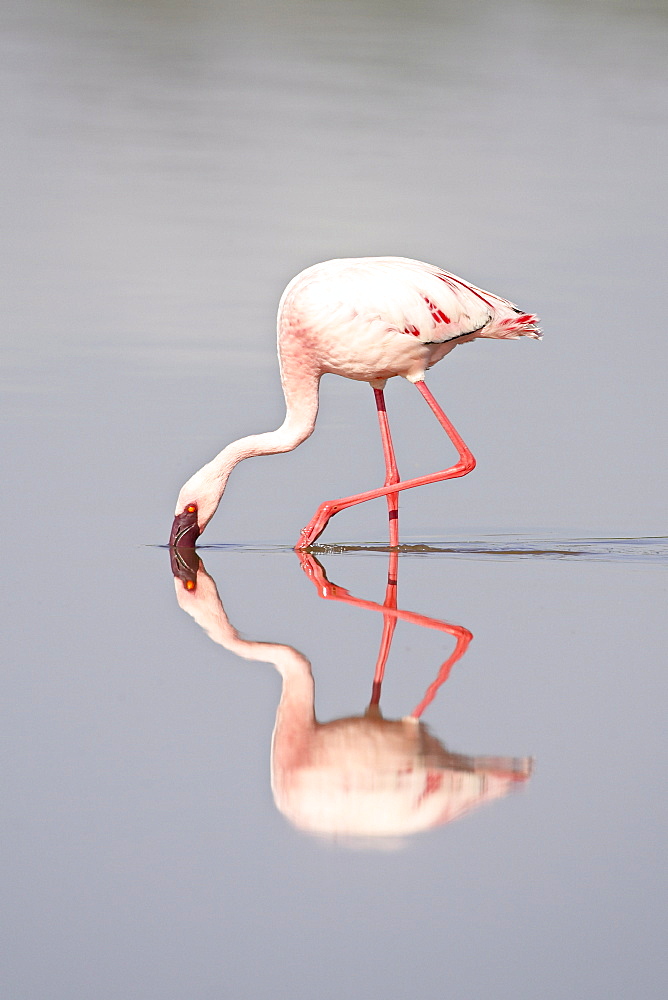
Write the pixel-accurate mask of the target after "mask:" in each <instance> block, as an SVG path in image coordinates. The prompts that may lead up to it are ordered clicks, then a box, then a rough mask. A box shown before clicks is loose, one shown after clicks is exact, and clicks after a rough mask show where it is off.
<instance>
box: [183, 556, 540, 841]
mask: <svg viewBox="0 0 668 1000" xmlns="http://www.w3.org/2000/svg"><path fill="white" fill-rule="evenodd" d="M189 561H190V568H187V567H186V565H185V563H183V561H181V560H180V559H179V560H178V562H177V563H176V572H177V577H178V578H177V579H176V581H175V583H176V595H177V599H178V602H179V604H180V605H181V607H182V608H183V610H184V611H187V612H188V614H190V615H191V616H192V617H193V618H194V619H195V621H196V622H197V623H198V624H199V625H201V627H202V628H203V629H204V630H205V631H206V632H207V634H208V635H209V636H210V638H211V639H213V641H214V642H217V643H219V644H220V645H221V646H224V647H225V649H229V650H230V651H231V652H233V653H236V654H237V655H239V656H241V657H243V658H244V659H247V660H259V661H262V662H266V663H273V664H274V666H275V667H276V668H277V670H278V671H279V673H280V674H281V677H282V680H283V686H282V693H281V700H280V704H279V707H278V711H277V714H276V726H275V729H274V738H273V742H272V768H271V772H272V790H273V793H274V799H275V801H276V805H277V806H278V808H279V809H280V811H281V812H282V813H284V814H285V815H286V816H287V817H288V819H290V820H291V821H292V822H293V823H294V824H295V825H296V826H298V827H300V828H301V829H303V830H307V831H309V832H311V833H321V834H329V835H339V836H356V837H360V836H376V837H381V836H383V837H388V836H400V835H403V834H410V833H414V832H417V831H419V830H426V829H428V828H430V827H433V826H438V825H440V824H442V823H447V822H449V821H450V820H452V819H455V818H456V817H457V816H460V815H462V814H463V813H465V812H468V811H469V810H470V809H472V808H474V807H475V806H477V805H479V804H481V803H482V802H485V801H487V800H488V799H493V798H499V797H501V796H503V795H506V794H507V793H508V792H509V791H510V790H511V789H512V788H513V787H514V786H515V785H516V784H517V783H518V782H522V781H524V780H526V778H528V777H529V774H530V771H531V761H530V760H529V759H528V758H521V759H514V758H506V757H466V756H463V755H461V754H456V753H451V752H450V751H448V750H447V749H446V747H445V746H444V745H443V744H442V743H441V742H440V741H439V740H438V739H436V737H434V736H433V735H432V734H431V733H430V731H429V729H428V728H427V726H425V725H424V723H422V722H421V721H420V720H419V716H420V715H421V713H422V711H423V710H424V708H425V707H426V706H427V705H428V704H429V703H430V701H431V700H432V698H433V697H434V695H435V693H436V689H437V688H438V687H439V686H440V684H442V683H443V682H444V681H445V679H446V678H447V676H448V674H449V671H450V668H451V667H452V666H453V664H454V663H455V662H456V660H458V659H459V658H460V656H461V655H462V654H463V652H464V650H465V649H466V646H467V645H468V642H469V641H470V638H471V635H470V633H469V632H467V630H466V629H463V628H461V627H460V626H455V625H450V624H448V623H446V622H439V621H436V619H433V618H427V617H425V616H422V615H416V614H414V613H412V612H405V611H400V610H396V609H395V608H392V607H391V606H390V607H388V606H387V605H385V606H383V605H377V604H373V603H372V602H365V601H358V600H357V599H356V598H353V597H350V596H349V595H348V594H347V592H346V591H339V592H338V593H337V592H336V590H337V588H334V587H332V586H331V585H330V584H329V583H328V581H327V580H326V577H325V576H324V572H323V570H322V567H320V565H319V563H317V562H316V561H315V560H314V559H313V558H312V557H310V556H303V557H302V565H303V566H304V568H305V570H306V571H307V572H308V573H309V575H310V576H311V577H312V579H314V581H315V582H316V584H317V585H318V586H319V588H321V590H322V589H325V588H326V589H327V594H326V595H325V596H328V597H330V598H334V599H338V600H346V601H348V602H352V603H357V604H361V605H362V606H364V607H369V608H373V609H376V610H380V611H382V612H383V614H384V615H385V616H387V617H390V618H392V619H393V621H396V619H397V618H402V619H405V620H408V621H412V622H414V623H415V624H421V625H425V626H426V627H429V628H436V629H441V630H444V631H447V632H449V633H450V634H452V635H454V636H455V637H456V639H457V643H456V646H455V650H454V652H453V653H452V655H451V656H450V657H449V658H448V660H446V662H445V663H444V664H443V666H442V667H441V670H440V672H439V676H438V678H437V680H436V681H435V682H434V684H433V685H432V687H431V688H430V690H429V691H428V693H427V695H426V696H425V698H424V699H423V701H422V702H421V704H420V705H419V706H418V707H417V708H416V709H415V711H414V712H413V713H412V714H411V715H410V716H407V717H406V718H404V719H397V720H391V719H384V718H383V717H382V716H381V713H380V709H379V707H378V701H379V698H380V683H381V680H382V671H383V669H384V664H385V661H386V659H387V653H388V651H389V643H388V642H386V643H385V644H384V646H385V648H383V647H381V656H380V657H379V666H378V667H377V670H376V680H375V683H374V695H373V697H372V703H371V705H370V706H369V708H368V709H367V711H366V713H365V714H364V715H362V716H351V717H349V718H343V719H336V720H334V721H332V722H326V723H321V722H318V721H317V719H316V717H315V711H314V702H315V689H314V681H313V674H312V673H311V666H310V663H309V661H308V660H307V659H306V658H305V657H304V656H303V655H302V654H301V653H299V652H298V651H297V650H296V649H293V648H292V647H291V646H285V645H281V644H277V643H266V642H249V641H247V640H245V639H241V638H240V637H239V634H238V633H237V631H236V630H235V629H234V628H233V626H232V625H231V624H230V622H229V620H228V618H227V616H226V614H225V611H224V608H223V606H222V603H221V601H220V598H219V596H218V592H217V590H216V585H215V583H214V581H213V579H212V578H211V577H210V576H209V574H208V573H207V572H206V570H205V569H204V567H203V565H202V563H201V561H200V560H199V558H198V557H197V556H195V555H194V554H193V555H192V556H190V557H189ZM394 561H395V564H396V554H395V560H394ZM387 617H386V621H387Z"/></svg>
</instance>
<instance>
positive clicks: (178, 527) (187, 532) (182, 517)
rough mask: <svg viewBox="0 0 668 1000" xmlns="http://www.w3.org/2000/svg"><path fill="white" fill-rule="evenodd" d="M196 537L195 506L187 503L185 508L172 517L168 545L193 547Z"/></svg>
mask: <svg viewBox="0 0 668 1000" xmlns="http://www.w3.org/2000/svg"><path fill="white" fill-rule="evenodd" d="M198 537H199V525H198V524H197V507H195V505H194V504H188V506H187V507H186V509H185V510H184V511H182V512H181V513H180V514H177V515H176V517H175V518H174V523H173V524H172V531H171V534H170V536H169V547H170V548H174V549H194V548H195V542H196V541H197V539H198Z"/></svg>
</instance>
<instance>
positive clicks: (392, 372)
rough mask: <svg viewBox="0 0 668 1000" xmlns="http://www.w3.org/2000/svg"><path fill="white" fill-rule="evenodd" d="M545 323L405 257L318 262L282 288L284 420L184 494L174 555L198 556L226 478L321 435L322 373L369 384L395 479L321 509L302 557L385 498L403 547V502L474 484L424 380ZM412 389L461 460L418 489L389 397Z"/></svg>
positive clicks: (469, 461) (231, 452)
mask: <svg viewBox="0 0 668 1000" xmlns="http://www.w3.org/2000/svg"><path fill="white" fill-rule="evenodd" d="M537 324H538V318H537V317H536V316H534V315H532V314H531V313H525V312H523V311H522V310H521V309H519V308H518V307H517V306H515V305H513V303H512V302H509V301H507V300H506V299H502V298H499V296H497V295H493V294H492V293H491V292H485V291H483V290H482V289H480V288H476V287H475V285H471V284H469V283H468V282H466V281H464V280H463V279H462V278H458V277H457V276H456V275H453V274H450V273H448V272H447V271H443V270H441V268H438V267H435V266H434V265H432V264H426V263H423V262H422V261H416V260H410V259H408V258H405V257H351V258H345V259H341V260H330V261H326V262H324V263H321V264H315V265H313V266H312V267H309V268H307V269H306V270H305V271H302V272H301V273H300V274H298V275H297V276H296V277H295V278H293V280H292V281H291V282H290V283H289V284H288V286H287V288H286V289H285V291H284V293H283V295H282V297H281V301H280V305H279V310H278V356H279V363H280V369H281V382H282V386H283V392H284V395H285V402H286V411H287V412H286V417H285V420H284V422H283V424H282V425H281V427H279V428H278V430H276V431H270V432H268V433H265V434H256V435H251V436H249V437H246V438H241V439H240V440H238V441H234V442H232V444H230V445H228V446H227V447H226V448H224V449H223V451H221V452H220V453H219V454H218V455H217V456H216V457H215V458H214V459H213V460H212V461H211V462H209V463H208V464H207V465H205V466H204V467H203V468H202V469H200V470H199V471H198V472H196V473H195V475H194V476H192V477H191V478H190V479H189V480H188V482H187V483H186V484H185V485H184V486H183V488H182V489H181V491H180V493H179V497H178V501H177V505H176V511H175V519H174V523H173V525H172V533H171V536H170V545H172V546H174V547H177V548H178V547H180V548H192V547H194V544H195V541H196V539H197V537H198V536H199V534H200V533H201V532H202V531H203V530H204V528H205V527H206V525H207V524H208V522H209V520H210V519H211V517H212V516H213V514H214V513H215V511H216V508H217V507H218V504H219V502H220V499H221V497H222V494H223V491H224V489H225V486H226V484H227V479H228V477H229V475H230V472H231V471H232V469H233V468H234V466H235V465H237V464H238V462H240V461H242V460H243V459H245V458H250V457H251V456H254V455H267V454H276V453H278V452H286V451H292V450H293V449H294V448H296V447H297V446H298V445H299V444H301V442H302V441H304V440H305V439H306V438H307V437H309V435H310V434H311V433H312V432H313V428H314V426H315V420H316V416H317V412H318V386H319V382H320V378H321V377H322V375H325V374H329V373H331V374H334V375H342V376H344V377H346V378H351V379H355V380H358V381H363V382H369V383H370V384H371V386H372V387H373V389H374V391H375V393H376V405H377V408H378V415H379V420H380V425H381V435H382V440H383V450H384V454H385V461H386V470H387V476H386V481H385V484H384V486H383V488H382V489H379V490H370V491H368V492H366V493H361V494H357V495H356V496H354V497H346V498H343V499H342V500H337V501H333V502H331V503H327V504H322V505H321V507H320V508H319V509H318V511H317V512H316V514H315V516H314V517H313V518H312V520H311V521H310V522H309V524H308V525H307V526H306V528H304V529H303V531H302V533H301V536H300V540H299V542H298V545H297V548H305V547H308V546H309V545H311V544H312V543H313V542H314V541H315V539H316V538H317V537H318V536H319V535H320V534H321V532H322V531H323V530H324V527H325V526H326V524H327V522H328V521H329V519H330V518H331V517H332V515H333V514H335V513H337V512H338V511H339V510H342V509H344V508H345V507H348V506H352V505H353V504H356V503H361V502H363V501H364V500H369V499H373V498H375V497H378V496H386V497H387V502H388V507H389V510H390V521H391V524H390V540H391V544H393V545H396V544H397V542H398V528H397V524H396V517H397V510H398V501H397V494H398V493H399V492H400V491H401V490H403V489H409V488H411V487H414V486H419V485H423V484H424V483H427V482H437V481H439V480H442V479H448V478H455V477H457V476H462V475H466V473H468V472H470V471H471V470H472V468H473V467H474V465H475V460H474V459H473V456H472V455H471V453H470V451H469V450H468V448H467V447H466V445H465V444H464V442H463V441H462V439H461V438H460V437H459V435H458V434H457V432H456V431H455V430H454V428H453V427H452V424H450V422H449V420H448V418H447V417H446V416H445V414H444V413H443V411H442V410H441V408H440V407H439V406H438V404H437V403H436V401H435V400H434V398H433V396H432V395H431V393H430V392H429V390H428V389H427V387H426V386H425V385H424V375H425V372H426V371H427V370H428V369H429V368H431V367H432V366H433V365H435V364H436V362H438V361H440V360H441V358H443V357H445V355H446V354H449V353H450V351H452V350H453V349H454V348H455V347H456V346H457V344H461V343H464V342H468V341H471V340H473V339H476V338H479V337H480V338H483V337H484V338H492V339H499V340H511V339H516V338H518V337H523V336H524V337H533V338H540V336H541V331H540V329H539V327H538V325H537ZM394 376H402V377H404V378H406V379H408V380H409V381H411V382H413V383H415V384H416V385H417V387H418V388H419V389H420V392H421V393H422V395H423V396H424V398H425V399H426V401H427V403H428V405H429V406H430V408H431V409H432V411H433V412H434V414H435V416H436V417H437V419H438V420H439V423H440V424H441V426H442V427H443V428H444V429H445V431H446V433H447V434H448V435H449V436H450V438H451V440H452V441H453V443H454V444H455V446H456V448H457V450H458V452H459V456H460V461H459V462H458V463H457V464H456V465H455V466H452V467H451V468H449V469H446V470H443V471H441V472H438V473H434V474H432V475H431V476H426V477H420V478H419V479H413V480H406V481H403V482H402V481H400V479H399V475H398V471H397V468H396V461H395V459H394V452H393V450H392V443H391V438H390V435H389V425H388V424H387V415H386V413H385V403H384V398H383V394H382V390H383V388H384V386H385V383H386V381H387V379H389V378H393V377H394Z"/></svg>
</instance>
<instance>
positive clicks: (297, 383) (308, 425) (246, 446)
mask: <svg viewBox="0 0 668 1000" xmlns="http://www.w3.org/2000/svg"><path fill="white" fill-rule="evenodd" d="M281 378H282V382H283V392H284V395H285V407H286V414H285V420H284V421H283V423H282V424H281V426H280V427H279V428H278V429H277V430H275V431H267V432H266V433H264V434H251V435H249V436H248V437H243V438H239V440H238V441H233V442H232V443H231V444H228V445H227V447H226V448H223V450H222V451H221V452H219V453H218V454H217V455H216V457H215V458H213V459H212V460H211V461H210V462H208V463H207V464H206V465H205V466H203V467H202V468H201V469H200V470H199V471H198V472H196V473H195V475H194V476H191V478H190V479H189V480H188V482H187V483H186V484H185V485H184V486H183V487H182V489H181V492H180V493H179V499H178V503H177V513H178V512H179V511H180V510H182V509H184V508H185V505H186V504H188V503H192V502H196V503H197V505H198V508H199V512H200V513H199V517H200V530H203V529H204V526H205V525H206V524H207V523H208V522H209V521H210V520H211V518H212V517H213V515H214V513H215V511H216V508H217V507H218V504H219V502H220V499H221V497H222V495H223V492H224V490H225V487H226V485H227V480H228V479H229V476H230V473H231V472H232V469H233V468H234V467H235V465H238V464H239V462H241V461H243V459H245V458H252V457H254V456H255V455H275V454H278V453H279V452H285V451H293V450H294V449H295V448H296V447H297V446H298V445H300V444H301V443H302V441H305V440H306V438H307V437H309V436H310V435H311V434H312V433H313V428H314V427H315V420H316V417H317V415H318V385H319V382H320V376H319V374H316V373H312V372H309V371H307V372H304V371H303V370H302V371H298V372H297V373H296V375H295V376H290V375H289V373H286V372H285V371H282V372H281Z"/></svg>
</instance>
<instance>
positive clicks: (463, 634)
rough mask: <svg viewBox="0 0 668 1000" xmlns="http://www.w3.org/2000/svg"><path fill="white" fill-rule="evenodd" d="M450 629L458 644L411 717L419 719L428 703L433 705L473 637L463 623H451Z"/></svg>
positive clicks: (442, 665)
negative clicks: (440, 689)
mask: <svg viewBox="0 0 668 1000" xmlns="http://www.w3.org/2000/svg"><path fill="white" fill-rule="evenodd" d="M449 631H450V632H451V635H454V636H455V637H456V639H457V645H456V646H455V648H454V650H453V652H452V653H451V655H450V656H449V657H448V658H447V660H446V661H445V663H443V664H441V669H440V670H439V672H438V676H437V677H436V680H435V681H434V682H433V683H432V684H430V685H429V687H428V688H427V690H426V692H425V696H424V698H423V699H422V701H421V702H420V704H419V705H418V706H417V707H416V708H414V709H413V711H412V712H411V714H410V716H409V718H411V719H419V718H420V716H421V715H422V713H423V712H424V710H425V708H427V706H428V705H431V703H432V701H433V700H434V698H435V697H436V695H437V694H438V689H439V688H440V687H441V685H442V684H445V682H446V681H447V679H448V677H449V676H450V671H451V670H452V668H453V667H454V665H455V663H456V662H457V660H459V659H461V657H462V656H463V655H464V653H465V652H466V648H467V646H468V644H469V643H470V641H471V639H472V638H473V636H472V635H471V633H470V632H469V630H468V629H467V628H462V626H461V625H451V626H450V630H449Z"/></svg>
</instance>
